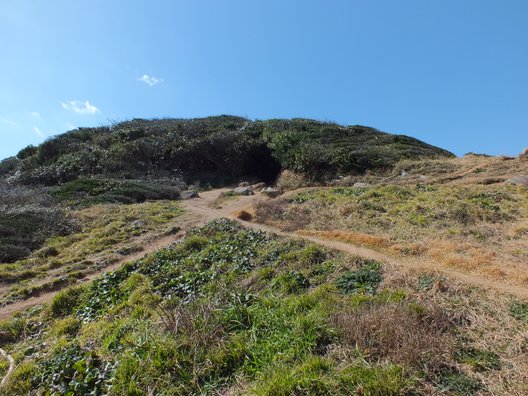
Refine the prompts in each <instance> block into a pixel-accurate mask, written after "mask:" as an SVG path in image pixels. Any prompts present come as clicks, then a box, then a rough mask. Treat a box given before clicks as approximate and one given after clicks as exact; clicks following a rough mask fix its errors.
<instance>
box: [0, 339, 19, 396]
mask: <svg viewBox="0 0 528 396" xmlns="http://www.w3.org/2000/svg"><path fill="white" fill-rule="evenodd" d="M0 355H2V357H3V358H4V359H6V360H7V361H8V362H9V369H8V370H7V373H6V375H4V378H2V381H0V388H1V387H2V386H4V384H5V383H6V382H7V380H8V378H9V376H10V375H11V373H12V372H13V369H14V368H15V359H13V357H12V356H11V355H9V354H8V353H7V352H6V351H4V350H3V349H2V348H0Z"/></svg>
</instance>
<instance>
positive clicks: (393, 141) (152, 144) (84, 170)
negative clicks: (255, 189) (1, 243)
mask: <svg viewBox="0 0 528 396" xmlns="http://www.w3.org/2000/svg"><path fill="white" fill-rule="evenodd" d="M438 157H453V154H452V153H450V152H448V151H446V150H443V149H440V148H438V147H435V146H432V145H429V144H427V143H424V142H422V141H420V140H418V139H415V138H412V137H408V136H404V135H394V134H389V133H385V132H380V131H378V130H376V129H373V128H369V127H364V126H358V125H356V126H341V125H338V124H335V123H329V122H320V121H315V120H308V119H290V120H287V119H272V120H266V121H260V120H257V121H252V120H248V119H245V118H241V117H235V116H216V117H207V118H196V119H155V120H143V119H134V120H131V121H126V122H122V123H117V124H115V125H111V126H105V127H98V128H79V129H76V130H73V131H70V132H67V133H64V134H62V135H58V136H55V137H53V138H51V139H48V140H47V141H45V142H44V143H42V144H41V145H39V146H36V147H35V146H28V147H26V148H25V149H23V150H21V151H20V152H19V153H18V154H17V156H16V157H12V158H8V159H6V160H4V161H2V162H1V163H0V175H2V174H3V175H4V176H7V177H10V178H11V179H12V181H14V182H19V183H22V184H44V185H48V186H53V185H60V184H63V183H66V182H69V181H72V180H75V179H77V178H79V177H91V176H99V177H113V178H124V179H145V178H161V177H172V178H174V177H178V178H180V180H182V181H196V180H200V181H206V182H209V183H211V184H224V183H226V182H229V181H233V180H235V179H237V178H240V177H253V178H258V179H261V180H264V181H272V180H274V179H275V178H276V176H277V175H278V173H279V172H280V171H281V170H286V169H287V170H291V171H294V172H300V173H304V174H306V175H307V176H308V177H309V178H312V179H314V180H316V179H318V180H324V179H325V178H327V177H332V176H335V175H336V174H361V173H364V172H365V171H367V170H371V169H388V168H391V167H393V166H394V164H396V163H397V162H398V161H400V160H402V159H423V158H438Z"/></svg>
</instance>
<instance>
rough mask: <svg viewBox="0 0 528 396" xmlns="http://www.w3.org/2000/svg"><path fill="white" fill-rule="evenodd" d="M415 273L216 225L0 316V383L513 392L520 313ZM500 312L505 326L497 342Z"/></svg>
mask: <svg viewBox="0 0 528 396" xmlns="http://www.w3.org/2000/svg"><path fill="white" fill-rule="evenodd" d="M424 276H432V277H434V275H424ZM424 283H425V282H421V283H420V282H418V281H417V280H416V278H408V277H402V275H401V274H397V273H394V272H392V271H391V270H390V269H388V268H386V267H384V266H383V264H382V263H377V262H373V261H366V260H363V259H360V258H356V257H350V256H345V255H342V254H340V253H336V252H333V251H330V250H326V249H323V248H320V247H317V246H315V245H312V244H308V243H305V242H300V241H292V240H283V239H280V238H278V237H276V236H273V235H270V234H265V233H263V232H260V231H250V230H248V229H245V228H243V227H241V226H240V225H238V224H237V223H235V222H232V221H228V220H216V221H213V222H211V223H208V224H206V225H205V226H203V227H201V228H197V229H194V230H192V231H191V232H189V233H188V235H187V236H186V237H185V238H184V239H182V240H181V241H179V242H178V243H176V244H174V245H173V246H172V247H170V248H167V249H162V250H160V251H158V252H156V253H153V254H151V255H149V256H147V257H145V258H143V259H141V260H138V261H135V262H132V263H130V264H127V265H125V266H123V267H122V268H120V269H118V270H116V271H114V272H112V273H108V274H106V275H104V276H102V277H100V278H98V279H96V280H95V281H93V282H91V283H90V284H87V285H86V286H83V287H80V288H79V287H77V288H72V289H67V290H65V291H63V292H61V293H59V294H58V295H57V296H56V297H55V298H54V300H53V301H52V302H51V303H50V304H49V305H48V306H44V307H39V308H35V309H33V310H31V311H27V312H25V313H22V314H20V315H19V316H17V317H15V318H13V319H12V320H10V321H7V322H4V323H1V324H0V328H1V329H2V330H3V332H4V333H8V334H9V337H10V341H9V342H7V343H6V345H4V348H6V349H7V350H8V351H9V353H10V354H11V355H12V356H14V357H15V359H16V362H17V368H16V370H15V372H14V374H13V375H12V376H11V377H10V379H9V381H8V382H7V384H6V387H5V388H4V389H3V391H4V393H5V394H8V395H16V394H20V395H27V394H31V393H35V394H36V393H39V392H40V393H44V394H86V393H87V392H92V393H95V394H103V393H104V394H110V395H113V394H115V395H123V394H135V395H140V394H145V395H147V394H166V395H189V394H218V393H221V394H255V395H291V394H314V395H315V394H321V395H322V394H324V395H346V394H350V395H355V394H364V395H400V394H434V393H436V394H441V393H444V394H453V395H471V394H479V393H482V392H488V391H489V392H492V393H493V392H497V391H502V392H504V391H505V390H507V391H508V392H510V393H509V394H522V392H523V391H526V388H523V387H524V386H525V384H526V382H523V381H522V379H523V376H524V375H525V373H526V371H525V369H526V367H527V365H526V361H525V360H523V358H522V352H520V351H519V350H516V349H515V347H514V346H513V345H512V342H511V339H512V338H515V337H519V336H520V335H521V334H523V331H526V329H527V328H526V326H527V324H526V323H525V322H523V321H522V320H518V319H516V318H514V317H513V316H511V313H510V312H509V310H508V309H507V308H506V309H505V308H504V307H503V306H498V305H497V300H495V301H494V304H495V305H493V306H492V307H493V308H491V306H488V307H487V308H486V309H481V308H475V307H472V301H473V299H475V298H478V299H479V300H480V301H481V304H480V305H481V306H484V305H486V304H488V302H489V301H490V300H487V298H486V297H485V296H484V295H482V294H478V291H476V290H464V289H456V288H457V286H456V285H454V284H451V287H452V290H451V289H450V290H449V291H448V292H446V293H443V294H437V292H436V291H434V290H431V289H429V288H426V287H425V288H424V287H420V284H424ZM512 309H513V308H512ZM477 310H478V311H477ZM512 312H513V311H512ZM498 321H502V323H503V324H507V325H508V326H509V329H510V331H509V332H508V334H507V335H506V334H502V335H501V336H499V337H496V334H495V333H494V328H493V326H494V325H495V323H497V322H498ZM486 325H487V326H488V328H486ZM493 337H495V338H493ZM508 337H510V338H508ZM492 339H494V340H495V343H496V344H492V348H491V349H490V348H489V345H486V346H485V347H483V345H482V343H483V342H488V341H489V340H492ZM490 344H491V343H490ZM515 359H517V360H516V364H515V365H510V364H509V363H508V364H504V363H505V362H512V361H514V360H515ZM505 378H508V380H507V381H506V380H505Z"/></svg>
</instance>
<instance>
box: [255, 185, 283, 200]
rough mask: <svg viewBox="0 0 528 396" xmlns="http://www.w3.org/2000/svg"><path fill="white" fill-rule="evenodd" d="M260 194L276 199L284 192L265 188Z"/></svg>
mask: <svg viewBox="0 0 528 396" xmlns="http://www.w3.org/2000/svg"><path fill="white" fill-rule="evenodd" d="M260 192H261V193H262V194H264V195H266V196H268V197H270V198H275V197H278V196H279V195H281V194H282V191H280V190H277V189H276V188H272V187H266V188H263V189H262V190H260Z"/></svg>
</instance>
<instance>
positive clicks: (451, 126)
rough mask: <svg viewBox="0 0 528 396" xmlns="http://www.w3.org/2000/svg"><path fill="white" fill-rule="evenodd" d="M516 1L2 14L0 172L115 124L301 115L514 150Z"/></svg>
mask: <svg viewBox="0 0 528 396" xmlns="http://www.w3.org/2000/svg"><path fill="white" fill-rule="evenodd" d="M526 21H528V1H525V0H504V1H498V0H435V1H433V0H431V1H425V0H398V1H396V0H368V1H367V0H361V1H360V0H342V1H339V0H335V1H331V0H317V1H315V0H302V1H301V0H298V1H294V0H289V1H286V0H265V1H264V0H262V1H255V0H221V1H220V0H185V1H184V0H172V1H169V0H167V1H162V0H158V1H139V0H138V1H131V0H127V1H124V0H106V1H103V0H84V1H71V0H46V1H43V0H34V1H29V0H2V4H1V5H0V44H1V45H0V51H1V52H0V53H1V62H0V158H4V157H7V156H10V155H14V154H16V153H17V152H18V150H19V149H21V148H23V147H25V146H26V145H28V144H37V143H40V142H42V141H44V139H46V138H47V137H50V136H53V135H56V134H59V133H62V132H64V131H66V130H69V129H72V128H74V127H77V126H98V125H103V124H107V123H109V122H113V121H121V120H126V119H130V118H136V117H143V118H156V117H198V116H207V115H216V114H234V115H241V116H246V117H249V118H258V119H265V118H273V117H307V118H316V119H320V120H331V121H336V122H339V123H342V124H361V125H368V126H373V127H375V128H378V129H381V130H384V131H387V132H394V133H403V134H408V135H411V136H415V137H417V138H420V139H423V140H425V141H427V142H430V143H432V144H435V145H439V146H442V147H444V148H447V149H449V150H451V151H453V152H455V153H456V154H459V155H461V154H464V153H466V152H468V151H473V152H485V153H490V154H517V153H519V152H520V151H521V150H522V148H524V147H525V146H528V23H527V22H526Z"/></svg>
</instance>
